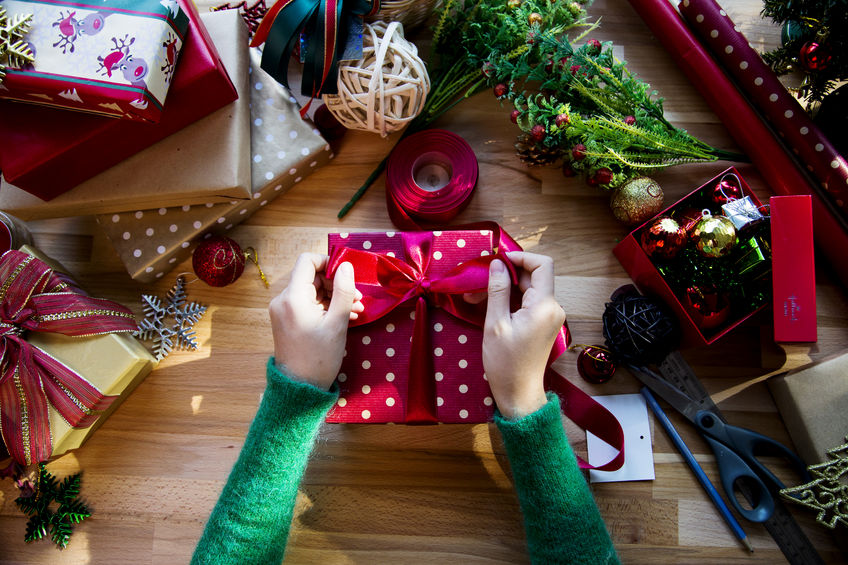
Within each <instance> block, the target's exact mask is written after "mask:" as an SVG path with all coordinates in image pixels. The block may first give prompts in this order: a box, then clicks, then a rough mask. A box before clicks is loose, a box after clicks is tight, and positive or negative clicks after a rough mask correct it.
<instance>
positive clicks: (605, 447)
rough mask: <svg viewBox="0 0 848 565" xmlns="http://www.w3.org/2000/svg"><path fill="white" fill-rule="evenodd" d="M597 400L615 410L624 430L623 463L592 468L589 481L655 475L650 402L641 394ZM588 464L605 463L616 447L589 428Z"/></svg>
mask: <svg viewBox="0 0 848 565" xmlns="http://www.w3.org/2000/svg"><path fill="white" fill-rule="evenodd" d="M592 398H594V399H595V400H597V401H598V404H600V405H602V406H603V407H604V408H606V409H607V410H609V411H610V412H612V414H613V416H615V417H616V418H618V421H619V422H620V423H621V429H622V430H624V465H622V466H621V469H619V470H617V471H595V470H592V469H590V470H589V482H592V483H611V482H618V481H646V480H653V479H654V452H653V449H652V448H651V426H650V423H649V420H648V406H647V405H646V404H645V398H644V397H643V396H642V395H641V394H615V395H610V396H594V397H592ZM586 444H587V449H588V451H589V464H591V465H603V464H604V462H606V461H609V460H610V459H612V458H613V457H615V455H616V453H617V451H616V450H615V449H613V447H612V446H611V445H609V444H608V443H607V442H605V441H604V440H602V439H600V438H599V437H597V436H596V435H594V434H592V433H591V432H586Z"/></svg>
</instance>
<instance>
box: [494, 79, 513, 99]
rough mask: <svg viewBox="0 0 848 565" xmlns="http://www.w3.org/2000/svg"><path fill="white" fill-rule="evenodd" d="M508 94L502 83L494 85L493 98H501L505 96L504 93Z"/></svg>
mask: <svg viewBox="0 0 848 565" xmlns="http://www.w3.org/2000/svg"><path fill="white" fill-rule="evenodd" d="M507 92H509V88H508V87H507V86H506V85H505V84H504V83H502V82H499V83H498V84H496V85H495V88H494V93H495V96H497V97H498V98H501V97H502V96H506V93H507Z"/></svg>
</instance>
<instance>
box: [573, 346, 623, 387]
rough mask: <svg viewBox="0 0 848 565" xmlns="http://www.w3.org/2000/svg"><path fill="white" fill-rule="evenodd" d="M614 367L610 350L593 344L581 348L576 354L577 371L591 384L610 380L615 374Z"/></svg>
mask: <svg viewBox="0 0 848 565" xmlns="http://www.w3.org/2000/svg"><path fill="white" fill-rule="evenodd" d="M615 368H616V365H615V362H614V361H613V360H612V355H611V354H610V352H609V351H607V350H605V349H603V348H601V347H598V346H595V345H590V346H588V347H585V348H583V351H581V352H580V355H578V356H577V372H578V373H580V376H581V377H583V379H584V380H586V381H588V382H590V383H593V384H603V383H605V382H607V381H608V380H610V379H611V378H612V376H613V375H614V374H615Z"/></svg>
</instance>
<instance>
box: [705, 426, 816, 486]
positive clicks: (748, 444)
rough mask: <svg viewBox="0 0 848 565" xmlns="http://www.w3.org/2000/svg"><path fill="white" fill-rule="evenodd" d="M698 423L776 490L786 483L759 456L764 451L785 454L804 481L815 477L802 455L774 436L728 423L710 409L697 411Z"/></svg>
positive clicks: (764, 453) (783, 456)
mask: <svg viewBox="0 0 848 565" xmlns="http://www.w3.org/2000/svg"><path fill="white" fill-rule="evenodd" d="M695 424H696V425H697V426H698V428H699V429H700V430H701V431H702V432H704V433H705V434H707V435H709V436H712V437H714V438H715V439H717V440H719V441H720V442H721V443H723V444H725V445H727V446H729V447H730V448H731V449H732V450H733V451H735V452H736V453H737V454H738V455H739V456H740V457H741V458H742V460H744V461H745V463H747V464H748V466H749V467H751V468H752V469H753V470H754V471H755V472H756V473H758V474H759V476H760V478H761V479H762V480H763V481H765V483H766V484H767V486H768V487H769V488H770V489H771V490H772V492H775V493H776V492H777V491H779V490H781V489H784V488H786V487H785V485H784V484H783V482H782V481H781V480H780V479H778V478H777V476H776V475H775V474H774V473H772V471H771V470H770V469H769V468H768V467H766V466H765V465H763V464H762V463H761V462H760V460H759V459H758V457H759V456H762V455H773V456H776V457H781V458H783V459H785V460H786V461H788V462H789V463H790V464H791V465H792V467H793V468H794V469H795V471H796V472H797V473H798V475H799V476H800V478H801V479H802V482H805V483H806V482H809V481H811V480H812V477H810V474H809V472H808V471H807V466H806V465H805V464H804V462H803V461H802V460H801V458H800V457H798V456H797V455H796V454H795V453H794V452H793V451H792V450H791V449H789V448H788V447H786V446H785V445H783V444H782V443H780V442H778V441H775V440H773V439H771V438H770V437H767V436H764V435H762V434H759V433H757V432H755V431H752V430H749V429H746V428H740V427H737V426H731V425H730V424H725V423H724V422H722V421H721V420H720V419H719V418H717V417H716V416H715V414H712V413H710V412H708V411H701V412H698V413H697V414H696V415H695Z"/></svg>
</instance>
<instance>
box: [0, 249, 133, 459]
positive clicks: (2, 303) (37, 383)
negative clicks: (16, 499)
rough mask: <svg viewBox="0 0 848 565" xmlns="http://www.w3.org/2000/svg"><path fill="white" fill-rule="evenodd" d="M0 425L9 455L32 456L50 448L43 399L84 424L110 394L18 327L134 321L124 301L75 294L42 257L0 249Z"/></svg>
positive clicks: (119, 325) (91, 331)
mask: <svg viewBox="0 0 848 565" xmlns="http://www.w3.org/2000/svg"><path fill="white" fill-rule="evenodd" d="M0 281H2V287H0V432H2V437H3V442H4V443H5V445H6V449H7V450H8V452H9V455H11V456H12V458H14V459H15V460H16V461H18V462H20V463H24V464H27V465H29V464H32V463H37V462H40V461H46V460H47V459H48V458H49V457H50V454H51V453H52V451H53V445H52V438H51V436H50V425H49V416H48V412H47V408H48V403H49V405H51V406H53V408H55V409H56V411H58V412H59V414H60V415H61V416H62V417H63V418H64V419H65V420H66V421H67V422H68V424H70V425H71V426H73V427H83V428H84V427H88V426H90V425H91V424H92V423H94V421H95V420H96V419H97V417H98V416H99V413H100V412H102V411H103V410H105V409H106V408H108V407H109V405H110V404H111V403H112V401H113V400H114V399H115V397H114V396H106V395H104V394H102V393H101V392H100V391H99V390H97V388H95V387H94V386H93V385H92V384H91V383H89V382H88V381H87V380H85V379H84V378H83V377H82V376H81V375H79V374H78V373H77V372H75V371H74V370H73V369H71V368H69V367H67V366H66V365H64V364H63V363H61V362H60V361H58V360H56V359H54V358H53V357H51V356H50V355H48V354H47V353H45V352H44V351H42V350H41V349H39V348H38V347H35V346H33V345H31V344H29V343H28V342H26V341H25V340H24V339H23V337H22V333H23V332H25V331H36V332H55V333H61V334H64V335H70V336H93V335H101V334H106V333H112V332H132V331H135V330H136V329H137V326H136V322H135V316H133V313H132V312H131V311H130V310H128V309H127V308H125V307H123V306H121V305H120V304H117V303H115V302H112V301H110V300H105V299H102V298H92V297H89V296H85V295H83V294H81V293H80V292H81V291H79V290H78V289H76V288H75V287H73V286H72V285H71V284H69V283H68V281H67V280H66V279H65V278H63V277H62V276H60V275H58V274H57V273H54V272H53V270H52V269H51V268H50V267H49V266H48V265H47V264H46V263H44V262H43V261H41V260H39V259H37V258H35V257H33V256H32V255H28V254H27V253H23V252H21V251H15V250H12V251H7V252H6V253H4V254H3V255H2V257H0Z"/></svg>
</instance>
